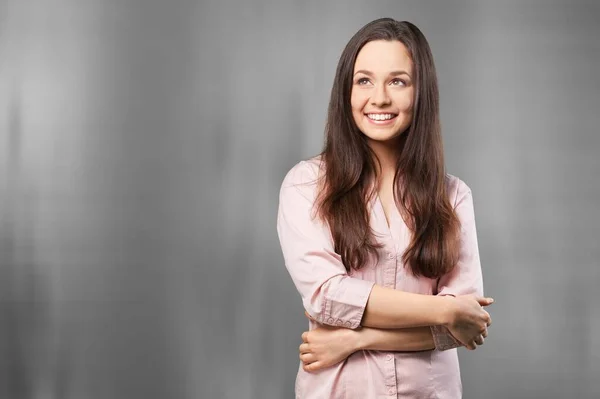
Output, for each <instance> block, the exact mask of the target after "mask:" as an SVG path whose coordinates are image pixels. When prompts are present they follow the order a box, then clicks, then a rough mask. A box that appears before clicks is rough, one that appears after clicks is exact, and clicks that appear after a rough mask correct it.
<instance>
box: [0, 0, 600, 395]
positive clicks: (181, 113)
mask: <svg viewBox="0 0 600 399" xmlns="http://www.w3.org/2000/svg"><path fill="white" fill-rule="evenodd" d="M381 16H391V17H394V18H396V19H400V20H403V19H406V20H410V21H412V22H414V23H416V24H417V25H418V26H419V27H420V28H421V29H422V30H423V31H424V33H425V35H426V36H427V38H428V40H429V41H430V44H431V46H432V48H433V53H434V56H435V59H436V62H437V68H438V74H439V79H440V87H441V100H442V102H441V110H442V122H443V128H444V137H445V145H446V151H447V163H448V170H449V172H451V173H453V174H455V175H457V176H459V177H461V178H462V179H463V180H465V181H466V182H467V183H468V184H469V185H470V186H471V188H472V190H473V192H474V198H475V207H476V216H477V223H478V231H479V242H480V251H481V258H482V265H483V270H484V278H485V285H486V291H487V293H488V294H490V295H492V296H494V297H495V298H496V301H497V303H496V304H494V305H493V308H492V310H491V312H492V316H493V319H494V325H493V327H492V329H491V332H490V338H489V339H488V340H487V341H486V344H485V345H484V346H483V347H482V348H480V349H478V350H477V351H475V352H467V351H461V352H460V356H461V361H462V375H463V381H464V388H465V398H486V399H488V398H489V399H493V398H499V399H505V398H598V397H600V379H599V378H598V376H600V337H599V334H598V331H600V307H598V306H597V305H596V306H594V305H595V304H597V303H598V299H597V289H596V288H597V286H598V285H599V283H600V271H599V268H598V263H599V262H598V258H599V256H600V250H599V246H598V236H599V235H600V227H599V226H600V212H599V211H598V205H599V201H600V179H599V177H598V176H599V174H600V161H599V160H598V155H597V154H596V153H597V152H598V151H599V150H600V135H599V133H600V132H599V131H598V126H600V112H599V111H600V106H599V104H600V101H599V100H600V80H599V79H598V72H599V71H600V44H599V43H600V24H599V23H598V20H599V18H600V4H599V3H598V2H594V1H588V2H583V1H567V0H564V1H561V2H558V1H516V0H514V1H501V2H500V1H492V0H489V1H438V2H434V1H417V0H414V1H391V0H390V1H373V2H367V1H316V0H312V1H295V2H292V1H271V2H268V1H252V2H242V1H240V2H236V3H234V2H223V1H216V0H214V1H191V0H190V1H184V0H181V1H174V0H172V1H169V2H167V1H143V0H137V1H134V0H96V1H92V0H55V1H41V0H36V1H34V0H4V1H2V2H0V154H1V155H0V262H1V268H0V365H1V367H0V397H1V398H7V399H32V398H36V399H37V398H51V399H71V398H72V399H82V398H83V399H100V398H102V399H104V398H111V399H132V398H148V399H150V398H157V399H158V398H160V399H162V398H185V399H188V398H189V399H192V398H194V399H196V398H207V399H213V398H236V399H237V398H256V399H271V398H273V399H278V398H291V397H292V392H293V382H294V378H295V373H296V370H297V367H298V358H297V346H298V344H299V343H300V334H301V332H302V331H304V329H305V328H306V326H307V323H306V320H305V319H304V316H303V314H302V307H301V303H300V298H299V296H298V294H297V293H296V291H295V289H294V286H293V284H292V282H291V280H290V279H289V276H288V274H287V272H286V271H285V268H284V265H283V260H282V256H281V253H280V249H279V244H278V240H277V235H276V231H275V216H276V206H277V200H278V198H277V196H278V190H279V185H280V183H281V180H282V179H283V176H284V174H285V173H286V172H287V170H288V169H289V168H290V167H291V166H292V165H293V164H295V163H296V162H297V161H299V160H300V159H303V158H306V157H309V156H311V155H313V154H315V153H317V152H318V151H319V149H320V146H321V142H322V132H323V123H324V120H325V111H326V106H327V102H328V96H329V90H330V88H331V83H332V79H333V75H334V71H335V67H336V63H337V58H338V57H339V54H340V53H341V51H342V48H343V46H344V45H345V43H346V41H347V40H348V39H349V38H350V36H351V35H352V34H353V33H354V32H355V31H356V30H357V29H358V28H359V27H361V26H362V25H363V24H365V23H366V22H368V21H370V20H372V19H375V18H377V17H381ZM595 289H596V290H595Z"/></svg>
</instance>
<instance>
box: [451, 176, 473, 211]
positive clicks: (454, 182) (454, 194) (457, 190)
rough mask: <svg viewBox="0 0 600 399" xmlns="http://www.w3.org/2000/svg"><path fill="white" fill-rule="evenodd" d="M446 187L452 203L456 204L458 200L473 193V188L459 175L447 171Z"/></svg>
mask: <svg viewBox="0 0 600 399" xmlns="http://www.w3.org/2000/svg"><path fill="white" fill-rule="evenodd" d="M445 180H446V189H447V192H448V195H449V196H450V203H451V204H452V205H453V206H456V204H457V203H458V201H459V200H460V199H461V198H463V197H464V196H465V195H467V194H470V193H471V188H470V187H469V186H468V185H467V183H465V182H464V181H463V180H461V179H460V178H459V177H457V176H454V175H451V174H450V173H446V179H445Z"/></svg>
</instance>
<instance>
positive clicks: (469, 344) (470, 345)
mask: <svg viewBox="0 0 600 399" xmlns="http://www.w3.org/2000/svg"><path fill="white" fill-rule="evenodd" d="M465 347H466V348H467V349H468V350H470V351H474V350H475V349H476V348H477V345H475V342H474V341H471V342H469V343H467V344H466V345H465Z"/></svg>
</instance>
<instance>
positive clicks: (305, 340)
mask: <svg viewBox="0 0 600 399" xmlns="http://www.w3.org/2000/svg"><path fill="white" fill-rule="evenodd" d="M302 342H308V331H304V332H303V333H302Z"/></svg>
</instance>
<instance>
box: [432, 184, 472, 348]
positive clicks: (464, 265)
mask: <svg viewBox="0 0 600 399" xmlns="http://www.w3.org/2000/svg"><path fill="white" fill-rule="evenodd" d="M456 198H457V202H456V205H455V212H456V214H457V216H458V219H459V220H460V224H461V232H460V254H459V260H458V263H457V265H456V266H455V267H454V269H453V270H452V271H451V272H449V273H447V274H446V275H444V276H442V277H441V278H440V279H439V280H438V287H437V288H438V290H437V292H438V295H452V296H457V295H469V294H473V295H478V296H483V278H482V272H481V262H480V259H479V247H478V244H477V231H476V227H475V211H474V207H473V196H472V193H471V190H470V188H469V187H468V186H467V185H466V184H465V183H464V182H462V181H460V180H459V181H458V188H457V195H456ZM431 332H432V334H433V341H434V343H435V346H436V349H438V350H442V351H443V350H448V349H453V348H457V347H459V346H463V345H462V344H461V343H460V342H459V341H457V340H456V339H455V338H454V337H453V336H452V334H450V332H449V331H448V329H447V328H446V327H444V326H432V327H431Z"/></svg>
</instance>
